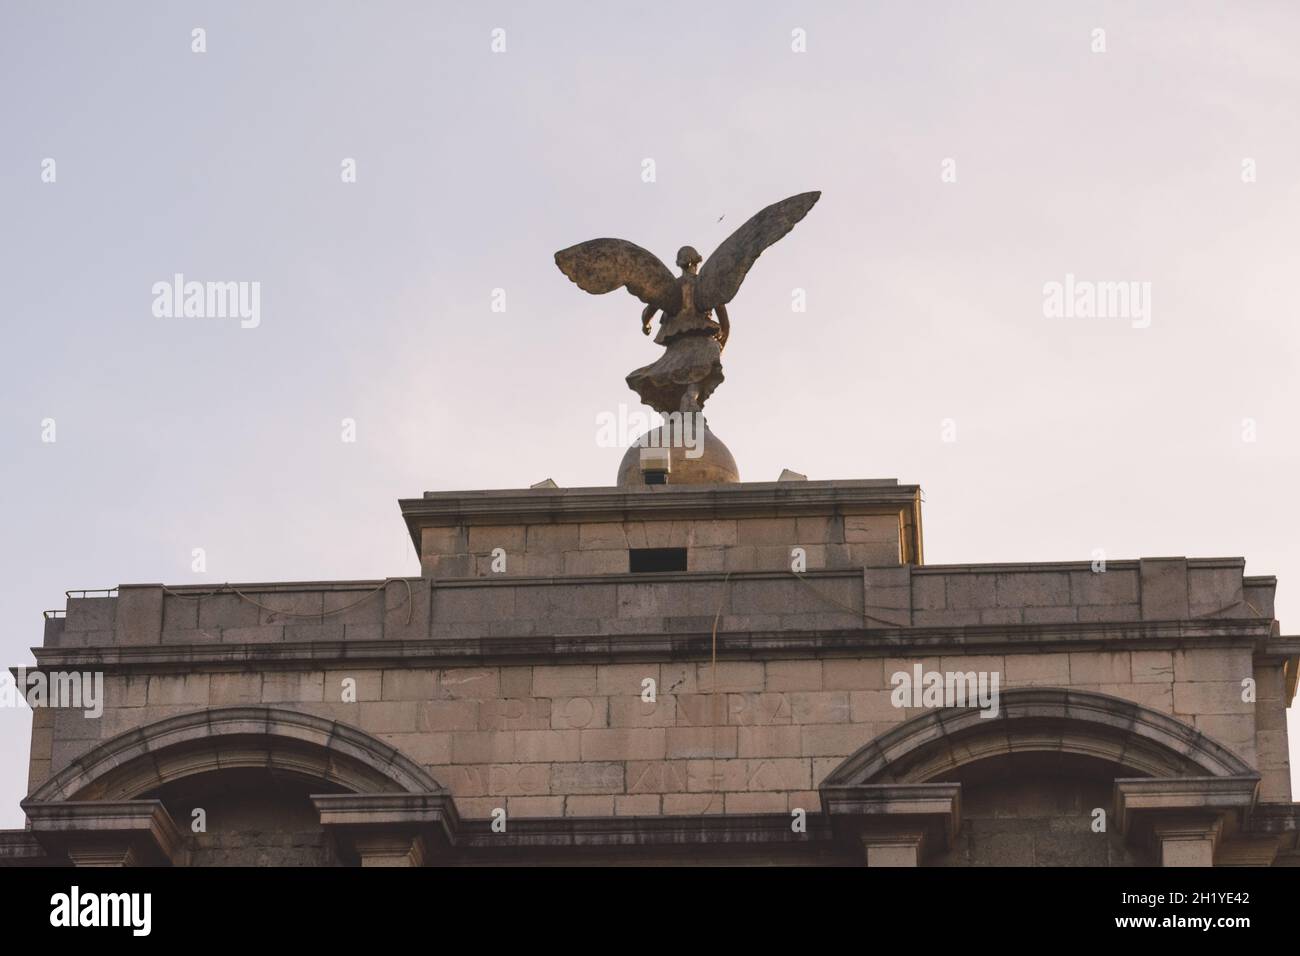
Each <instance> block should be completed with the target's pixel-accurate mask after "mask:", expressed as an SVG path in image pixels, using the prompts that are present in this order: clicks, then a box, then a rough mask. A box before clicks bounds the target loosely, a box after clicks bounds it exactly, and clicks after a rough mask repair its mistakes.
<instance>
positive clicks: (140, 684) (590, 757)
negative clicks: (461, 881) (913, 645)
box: [30, 647, 1290, 818]
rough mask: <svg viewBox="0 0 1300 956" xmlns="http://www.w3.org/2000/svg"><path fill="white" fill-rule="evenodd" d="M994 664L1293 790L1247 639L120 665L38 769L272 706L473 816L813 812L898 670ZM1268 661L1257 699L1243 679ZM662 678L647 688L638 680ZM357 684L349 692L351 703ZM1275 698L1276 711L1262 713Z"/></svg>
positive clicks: (1270, 676)
mask: <svg viewBox="0 0 1300 956" xmlns="http://www.w3.org/2000/svg"><path fill="white" fill-rule="evenodd" d="M918 663H919V664H920V665H921V666H922V668H923V670H925V671H942V672H949V671H953V672H957V671H960V672H970V671H976V672H981V671H982V672H986V673H997V674H999V675H1000V678H999V679H1000V682H1001V687H1002V688H1003V689H1010V688H1014V687H1029V686H1054V687H1073V688H1078V689H1082V690H1090V691H1097V692H1100V693H1104V694H1110V695H1113V696H1116V697H1120V698H1123V699H1126V700H1132V701H1135V702H1137V703H1140V704H1142V705H1144V706H1146V707H1150V708H1152V709H1154V710H1157V711H1160V712H1162V713H1167V714H1171V715H1174V716H1176V717H1178V718H1180V719H1181V720H1183V721H1185V722H1187V723H1189V724H1191V725H1193V726H1195V727H1196V728H1197V729H1199V730H1201V731H1203V732H1204V733H1205V734H1207V735H1208V736H1210V737H1212V738H1214V739H1215V740H1217V741H1219V742H1220V743H1222V744H1224V745H1226V746H1228V747H1229V748H1231V749H1232V750H1233V751H1235V752H1236V753H1237V754H1238V755H1239V756H1241V757H1242V758H1243V759H1245V760H1246V761H1247V762H1248V763H1250V764H1252V765H1253V766H1256V767H1258V768H1259V769H1260V771H1261V773H1262V774H1263V778H1264V783H1263V793H1262V794H1261V798H1262V799H1271V800H1288V799H1289V797H1290V795H1289V770H1288V767H1287V759H1286V750H1285V730H1284V729H1283V730H1281V731H1278V730H1265V729H1263V728H1264V727H1269V726H1272V723H1270V721H1272V722H1275V721H1276V718H1277V717H1278V716H1279V715H1280V714H1281V712H1282V706H1283V704H1282V700H1281V699H1280V696H1278V695H1279V694H1280V693H1281V689H1280V687H1281V685H1280V680H1279V675H1278V674H1277V673H1276V669H1273V670H1272V671H1267V672H1260V671H1258V670H1257V669H1256V668H1254V666H1253V664H1252V655H1251V651H1250V649H1249V648H1228V647H1217V648H1196V649H1189V650H1154V651H1133V650H1122V651H1102V650H1086V651H1077V652H1073V651H1072V652H1051V653H1031V652H1026V653H1005V654H962V653H952V654H943V655H941V656H934V657H917V656H904V657H895V656H884V655H880V656H859V657H849V658H827V659H811V660H809V659H789V660H766V661H760V660H742V661H720V662H719V663H718V664H717V670H716V673H715V671H714V668H713V665H712V664H711V663H708V662H670V663H662V662H661V663H655V662H637V663H611V664H575V665H532V666H492V667H462V668H433V667H391V668H365V667H350V666H348V665H347V664H346V663H345V662H341V661H340V662H335V663H332V664H330V665H329V666H323V667H314V668H309V669H247V670H238V671H236V670H214V671H211V672H204V673H190V674H177V673H154V674H131V675H110V676H109V677H108V678H107V684H106V699H107V706H106V709H105V712H104V715H103V717H102V718H100V719H93V718H87V717H85V716H84V715H82V713H81V712H80V711H75V710H58V711H47V713H51V714H53V726H52V728H51V733H50V734H49V735H47V736H45V737H44V738H43V740H48V741H49V745H48V750H42V751H38V750H37V749H36V747H35V746H34V748H33V765H32V779H31V781H30V783H31V786H32V787H33V788H34V787H35V786H37V785H39V784H40V783H41V782H43V780H44V778H45V776H46V775H47V774H48V772H49V768H50V767H54V768H56V769H57V768H59V767H62V766H64V765H66V764H68V763H69V762H71V761H73V760H75V759H76V758H77V757H78V756H80V755H81V754H82V753H84V752H86V751H87V750H89V749H90V748H91V747H93V746H94V745H95V744H97V743H98V742H100V741H101V740H106V739H109V738H111V737H113V736H116V735H118V734H121V733H124V732H126V731H129V730H132V729H134V728H136V727H139V726H142V725H144V724H147V723H151V722H153V721H156V720H160V719H162V718H164V717H168V716H173V715H176V714H180V713H184V712H187V711H190V710H194V709H200V708H207V707H218V706H228V705H237V704H252V703H263V704H271V705H275V706H281V707H287V708H290V709H295V710H300V711H303V712H306V713H311V714H315V715H318V716H322V717H326V718H329V719H332V720H339V721H342V722H344V723H347V724H350V725H352V726H355V727H359V728H361V729H362V730H365V731H367V732H369V733H371V734H374V735H375V736H377V737H379V738H380V739H382V740H384V741H385V742H387V743H389V744H391V745H392V746H394V747H397V748H398V749H400V750H401V751H402V752H403V753H405V754H406V755H407V756H409V757H410V758H412V759H413V760H414V761H416V762H417V763H419V764H421V765H422V766H424V767H425V768H426V769H427V770H428V771H429V773H430V774H432V776H433V777H434V778H435V779H437V780H438V781H439V782H440V783H442V784H443V785H444V786H446V787H448V788H449V789H450V790H451V792H452V793H453V794H454V795H455V797H456V799H457V806H458V807H459V809H460V812H461V813H462V815H464V816H467V817H470V818H474V817H486V816H488V815H489V814H490V813H491V811H492V810H493V809H494V808H496V807H505V808H506V810H507V812H508V813H509V814H511V815H520V816H565V815H568V816H611V815H659V814H699V813H724V812H725V813H754V812H766V811H778V810H779V811H787V810H792V809H795V808H804V809H806V810H809V811H810V812H811V811H816V810H817V809H819V802H818V796H817V792H816V791H817V788H818V786H819V785H820V784H821V782H822V781H823V780H824V779H825V778H826V776H827V775H828V774H830V772H831V771H832V770H834V769H835V768H836V767H837V766H838V765H839V764H840V762H841V761H842V760H843V759H844V758H846V757H848V756H849V755H850V754H852V753H854V752H855V751H856V750H858V749H859V748H861V747H863V746H865V745H866V744H868V743H869V742H871V741H872V740H873V739H875V738H876V737H878V736H880V735H881V734H883V733H885V732H886V731H888V730H889V729H890V728H892V727H894V726H897V725H898V724H900V723H902V722H903V721H905V720H907V719H909V718H911V717H913V716H917V715H918V714H920V713H923V712H924V710H923V709H922V708H914V707H901V708H900V707H895V706H894V704H893V702H892V700H891V694H892V691H893V687H894V685H893V683H892V682H891V677H892V675H893V674H895V673H897V672H905V673H909V674H910V673H911V672H912V670H913V667H914V666H915V665H916V664H918ZM1252 676H1257V677H1258V678H1261V679H1259V680H1258V684H1259V690H1260V698H1259V701H1258V702H1257V703H1253V704H1252V703H1248V702H1246V701H1244V700H1243V699H1242V693H1241V691H1242V686H1241V681H1242V679H1243V678H1247V677H1252ZM647 680H649V681H653V688H654V693H655V700H654V701H653V702H647V701H644V700H643V699H642V695H643V693H644V692H645V690H646V689H647V687H648V686H649V685H647V684H646V681H647ZM349 681H351V682H352V684H351V686H353V687H354V688H355V701H353V702H347V703H345V702H344V696H345V689H346V688H347V687H348V686H349V684H348V682H349ZM1265 715H1268V716H1265Z"/></svg>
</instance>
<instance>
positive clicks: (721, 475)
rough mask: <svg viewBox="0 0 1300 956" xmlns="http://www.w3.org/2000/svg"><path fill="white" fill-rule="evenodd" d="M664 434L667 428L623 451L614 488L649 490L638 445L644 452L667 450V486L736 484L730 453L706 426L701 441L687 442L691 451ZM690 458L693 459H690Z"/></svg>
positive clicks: (736, 469) (735, 470)
mask: <svg viewBox="0 0 1300 956" xmlns="http://www.w3.org/2000/svg"><path fill="white" fill-rule="evenodd" d="M668 430H669V426H667V425H661V426H660V427H659V428H655V429H652V430H651V431H649V432H646V434H645V435H643V436H641V438H640V439H638V440H637V441H638V443H637V444H633V445H632V447H631V448H629V449H628V450H627V453H626V454H624V455H623V462H622V464H620V465H619V466H618V487H620V488H629V489H632V488H646V487H651V486H648V485H646V482H645V476H644V475H643V474H642V472H641V451H642V445H644V446H645V447H646V448H647V449H655V450H657V449H659V448H661V447H662V446H663V445H668V446H669V447H668V452H669V454H670V461H671V463H672V467H671V470H670V471H669V473H668V478H667V482H666V483H667V484H668V485H669V486H671V485H716V484H725V483H731V482H737V481H740V469H739V468H737V467H736V459H735V458H733V457H732V455H731V451H730V449H728V448H727V446H726V445H724V444H723V442H722V439H721V438H719V437H718V436H717V435H715V434H714V433H713V432H712V431H711V430H710V429H709V426H708V423H707V422H706V423H705V425H704V434H703V436H702V438H703V441H693V442H690V443H689V444H690V446H691V447H686V446H685V444H684V443H682V442H680V441H678V442H673V441H670V440H665V438H664V435H665V431H668ZM670 434H671V433H670ZM692 455H695V456H696V457H691V456H692Z"/></svg>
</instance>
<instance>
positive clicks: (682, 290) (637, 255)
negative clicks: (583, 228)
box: [555, 192, 821, 414]
mask: <svg viewBox="0 0 1300 956" xmlns="http://www.w3.org/2000/svg"><path fill="white" fill-rule="evenodd" d="M820 197H821V193H820V192H807V193H800V194H799V195H797V196H791V197H790V198H789V199H783V200H781V201H780V202H777V203H773V204H772V205H770V206H768V207H767V208H766V209H763V210H761V211H760V212H758V213H757V214H756V215H754V216H753V217H752V218H750V220H749V221H748V222H746V223H745V224H744V225H743V226H741V227H740V228H739V229H737V230H736V231H735V232H733V233H732V234H731V235H730V236H728V237H727V239H726V241H724V242H723V243H722V245H720V246H718V248H717V249H715V250H714V251H713V255H711V256H709V258H708V261H707V262H704V264H703V266H701V265H700V263H701V262H702V261H703V259H702V258H701V256H700V254H699V253H698V252H696V251H695V249H694V248H692V247H691V246H682V248H681V249H679V250H677V267H678V268H679V269H681V270H682V274H681V275H680V276H674V275H673V274H672V272H671V271H669V269H668V267H667V266H666V265H664V264H663V263H662V262H661V261H659V258H658V257H657V256H655V254H654V253H652V252H649V251H647V250H645V249H642V248H641V247H640V246H638V245H636V244H635V243H632V242H628V241H627V240H626V239H591V240H589V241H587V242H580V243H578V244H577V245H576V246H570V247H569V248H568V249H561V250H560V251H559V252H557V253H556V254H555V264H556V265H557V266H559V267H560V271H561V272H563V273H564V274H565V275H566V276H568V277H569V278H570V279H572V280H573V281H574V282H575V283H576V284H577V286H578V288H580V289H582V290H583V291H584V292H590V293H592V294H593V295H603V294H605V293H606V292H613V291H614V290H615V289H618V288H620V287H625V288H626V289H627V291H628V292H630V293H631V294H632V295H634V296H636V297H637V298H638V299H640V300H641V301H642V302H644V303H645V309H644V310H642V312H641V331H642V332H644V333H645V334H646V335H649V334H650V325H651V322H653V320H654V317H655V315H656V313H662V314H661V317H660V319H659V334H658V335H656V336H655V343H656V344H658V345H662V346H664V354H663V355H662V356H660V358H659V360H658V361H657V362H655V363H654V364H652V365H647V366H645V367H644V368H639V369H637V370H636V371H634V372H632V373H631V374H630V375H628V377H627V384H628V385H629V386H630V387H631V388H632V390H633V391H635V392H636V393H637V394H638V395H640V396H641V401H643V402H645V404H647V405H649V406H650V407H651V408H653V409H655V410H656V411H658V412H662V413H663V414H670V413H672V412H699V411H701V410H702V409H703V408H704V402H705V400H706V399H707V398H708V397H709V396H710V395H711V394H713V390H714V389H716V388H717V387H718V386H719V385H720V384H721V383H722V380H723V375H722V350H723V348H724V347H725V346H726V344H727V338H728V336H729V335H730V334H731V320H730V318H729V316H728V315H727V303H728V302H730V301H731V300H732V299H734V298H735V297H736V293H737V292H739V291H740V284H741V283H742V282H744V281H745V276H746V274H748V272H749V270H750V267H751V266H753V264H754V262H755V260H756V259H758V257H759V256H760V255H761V254H762V252H763V250H764V249H766V248H767V247H768V246H770V245H772V243H774V242H776V241H777V240H778V239H780V238H781V237H782V236H784V235H785V234H786V233H788V232H789V231H790V230H791V229H793V228H794V227H795V224H796V223H797V222H799V220H800V219H802V218H803V217H804V216H806V215H807V214H808V210H810V209H812V207H813V204H814V203H816V202H817V200H818V199H819V198H820ZM715 313H716V315H717V319H716V320H715V319H714V314H715Z"/></svg>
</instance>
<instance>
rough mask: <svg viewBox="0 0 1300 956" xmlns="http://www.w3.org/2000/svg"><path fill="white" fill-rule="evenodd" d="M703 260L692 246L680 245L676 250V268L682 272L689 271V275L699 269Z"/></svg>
mask: <svg viewBox="0 0 1300 956" xmlns="http://www.w3.org/2000/svg"><path fill="white" fill-rule="evenodd" d="M703 261H704V260H703V259H702V258H701V257H700V254H699V253H698V252H696V251H695V249H694V248H693V247H692V246H682V247H681V248H680V249H678V250H677V268H679V269H681V270H682V271H683V272H689V273H690V274H691V275H695V273H697V272H699V271H700V263H701V262H703Z"/></svg>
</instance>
